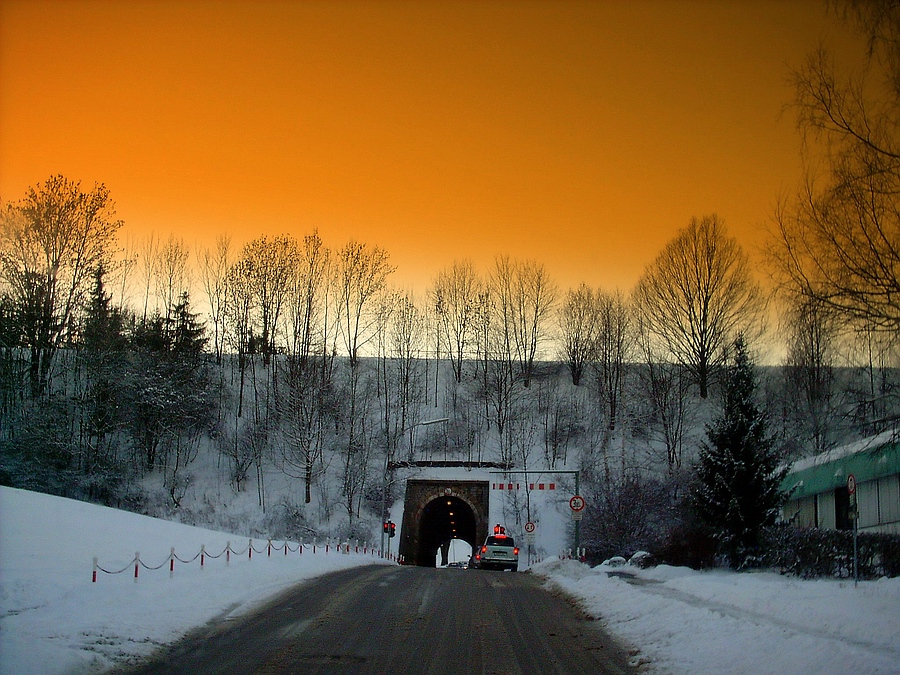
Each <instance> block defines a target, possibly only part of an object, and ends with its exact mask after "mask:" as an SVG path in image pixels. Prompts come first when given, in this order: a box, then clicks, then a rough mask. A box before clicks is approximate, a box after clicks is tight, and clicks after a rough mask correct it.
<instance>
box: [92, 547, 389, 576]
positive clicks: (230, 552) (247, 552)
mask: <svg viewBox="0 0 900 675" xmlns="http://www.w3.org/2000/svg"><path fill="white" fill-rule="evenodd" d="M304 549H306V551H307V552H308V553H312V554H313V555H316V554H318V553H319V552H324V553H325V554H326V555H327V554H328V553H330V552H331V551H332V550H334V552H335V553H342V554H344V555H349V554H350V552H351V550H353V552H354V553H362V554H363V555H371V556H373V557H378V558H382V557H383V558H386V559H388V560H393V561H395V562H399V561H398V558H397V556H396V555H394V554H386V555H384V554H383V553H382V552H381V551H379V550H377V549H375V548H374V547H372V546H369V545H368V544H364V545H363V546H362V547H360V545H359V543H358V542H357V543H355V544H349V543H346V542H344V543H340V544H332V543H331V542H330V541H328V542H326V543H325V544H324V546H323V545H322V544H317V543H313V544H304V543H303V542H302V541H301V542H299V543H298V544H297V545H296V546H295V547H292V546H291V544H290V542H288V541H285V542H283V543H282V544H281V545H280V546H278V545H275V544H273V543H272V540H271V539H268V540H267V543H266V544H265V546H264V547H263V548H256V547H255V546H254V545H253V540H252V539H249V540H248V541H247V546H246V547H245V548H243V549H241V550H236V549H234V548H232V546H231V542H230V541H229V542H227V543H226V544H225V548H224V549H223V550H222V551H221V552H220V553H218V554H216V555H213V554H212V553H210V552H209V551H207V550H206V544H203V545H201V546H200V550H199V551H198V552H197V553H196V554H195V555H194V557H193V558H182V557H180V556H178V555H176V553H175V547H174V546H173V547H172V548H171V549H169V555H168V556H167V557H166V558H165V559H164V560H163V561H162V562H161V563H160V564H159V565H155V566H154V565H148V564H147V563H145V562H144V561H143V560H141V553H140V551H137V552H135V554H134V558H132V559H131V562H129V563H128V564H127V565H125V567H123V568H122V569H120V570H109V569H106V568H105V567H102V566H101V565H100V564H99V562H98V558H97V557H96V556H95V557H94V569H93V572H92V573H91V583H97V572H102V573H103V574H111V575H112V574H124V573H125V572H128V571H130V570H134V581H135V583H137V580H138V573H139V571H140V569H141V568H142V567H143V568H144V569H145V570H150V571H151V572H152V571H155V570H160V569H162V568H163V567H165V566H166V565H168V566H169V576H170V577H172V576H174V574H175V562H176V561H177V562H180V563H184V564H189V563H192V562H194V561H196V560H197V559H198V558H199V560H200V569H201V570H202V569H205V566H206V559H207V558H212V559H213V560H215V559H218V558H221V557H223V556H224V557H225V564H226V565H228V564H230V563H231V557H232V556H235V557H237V558H240V557H243V556H247V559H248V560H252V559H253V554H254V553H260V554H262V553H265V554H266V556H267V557H270V558H271V557H272V552H273V551H274V552H276V553H278V552H279V551H284V555H287V554H288V553H297V554H300V555H302V554H303V552H304Z"/></svg>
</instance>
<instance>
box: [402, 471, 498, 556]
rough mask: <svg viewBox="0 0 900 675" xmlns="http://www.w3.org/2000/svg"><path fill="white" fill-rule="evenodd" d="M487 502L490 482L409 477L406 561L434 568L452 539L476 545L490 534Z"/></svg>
mask: <svg viewBox="0 0 900 675" xmlns="http://www.w3.org/2000/svg"><path fill="white" fill-rule="evenodd" d="M488 504H489V486H488V482H487V481H453V480H408V481H407V482H406V501H405V506H404V510H403V523H402V526H401V531H400V551H399V553H400V555H401V556H402V558H403V560H404V562H405V563H406V564H408V565H419V566H420V567H434V566H435V556H436V554H437V552H438V550H439V549H441V547H442V546H445V545H449V543H450V540H451V539H462V540H463V541H465V542H466V543H468V544H469V545H471V546H472V549H473V550H474V549H475V548H477V547H478V546H479V545H480V544H481V542H482V541H484V538H485V537H486V536H487V531H488V517H489V515H490V514H489V513H488ZM444 554H445V555H446V548H445V549H444Z"/></svg>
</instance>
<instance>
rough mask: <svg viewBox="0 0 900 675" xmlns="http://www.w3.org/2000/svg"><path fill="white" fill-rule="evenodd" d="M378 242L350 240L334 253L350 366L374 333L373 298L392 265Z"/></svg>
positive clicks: (381, 288)
mask: <svg viewBox="0 0 900 675" xmlns="http://www.w3.org/2000/svg"><path fill="white" fill-rule="evenodd" d="M388 258H389V256H388V254H387V252H386V251H385V250H384V249H381V248H379V247H378V246H373V247H371V248H370V247H369V246H368V245H366V244H360V243H358V242H355V241H351V242H350V243H348V244H347V245H346V246H344V247H343V248H342V249H341V250H340V251H338V254H337V268H336V280H337V294H338V301H339V311H340V317H341V329H342V335H343V339H344V347H345V348H346V350H347V355H348V356H349V357H350V365H351V367H356V365H357V364H358V362H359V350H360V348H361V347H363V346H364V345H365V344H366V343H368V342H369V341H370V340H371V339H372V337H373V329H374V327H375V323H376V317H375V315H374V313H373V312H371V311H370V310H371V309H372V301H373V300H374V298H375V297H376V296H377V294H378V293H380V292H381V291H382V290H384V288H385V283H386V281H387V278H388V276H389V275H390V274H391V273H392V272H393V271H394V267H393V266H391V265H390V264H389V263H388Z"/></svg>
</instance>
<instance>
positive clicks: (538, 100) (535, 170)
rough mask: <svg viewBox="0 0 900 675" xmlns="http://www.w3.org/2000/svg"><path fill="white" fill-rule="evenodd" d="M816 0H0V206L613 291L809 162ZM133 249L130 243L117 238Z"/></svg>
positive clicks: (824, 27)
mask: <svg viewBox="0 0 900 675" xmlns="http://www.w3.org/2000/svg"><path fill="white" fill-rule="evenodd" d="M848 35H849V31H848V29H847V28H846V26H845V25H844V24H842V23H841V22H840V21H839V20H838V19H837V17H836V16H835V15H834V14H833V13H829V11H828V9H827V7H826V4H825V2H824V0H821V1H806V0H804V1H800V0H768V1H767V0H747V1H743V2H738V1H728V0H723V1H721V2H713V1H712V0H710V1H708V2H700V1H694V2H687V1H675V0H672V1H662V0H659V1H650V0H636V1H633V2H566V1H560V2H521V1H507V2H448V1H434V2H428V1H423V2H386V1H385V2H382V1H378V0H373V1H371V2H349V1H342V0H336V1H334V2H318V1H317V2H288V1H286V0H259V1H251V0H232V1H225V2H214V1H213V0H184V1H172V2H166V1H162V0H159V1H157V0H153V1H151V0H137V1H134V0H129V1H128V2H113V1H112V0H108V1H107V0H94V1H86V0H84V1H83V0H59V1H40V0H28V1H26V2H19V1H13V0H0V199H2V200H4V201H14V200H18V199H20V198H21V197H22V196H23V195H24V193H25V190H26V188H28V187H29V186H32V185H35V184H37V183H38V182H42V181H44V180H46V179H47V178H48V177H49V176H50V175H51V174H56V173H61V174H63V175H65V176H66V177H68V178H70V179H73V180H81V181H82V187H83V188H85V189H90V188H91V187H92V186H93V184H94V182H95V181H96V182H103V183H105V184H106V185H107V187H109V189H110V190H111V193H112V197H113V199H114V200H115V202H116V208H117V213H118V216H119V217H120V218H122V219H123V220H124V221H125V224H126V225H125V228H124V229H123V231H122V241H123V243H124V242H125V241H126V240H130V241H131V242H136V241H139V240H140V239H141V238H143V237H146V236H147V235H148V233H150V232H151V231H153V232H156V233H157V234H158V235H159V236H160V237H163V238H165V237H168V236H169V233H172V232H174V233H175V235H176V236H178V237H181V238H183V239H184V241H185V242H186V243H188V244H189V245H191V246H194V247H196V246H211V245H212V244H213V243H214V240H215V238H216V236H218V235H220V234H229V235H231V236H232V238H233V240H234V243H235V244H236V245H241V244H243V243H244V242H245V241H247V240H249V239H251V238H253V237H255V236H259V235H263V234H267V235H276V234H282V233H289V234H293V235H295V236H297V237H302V236H303V235H305V234H308V233H310V232H311V231H312V230H313V229H318V231H319V233H320V235H321V236H322V238H323V240H324V241H325V243H326V244H327V245H329V246H331V247H333V248H338V247H340V246H341V245H343V244H344V243H346V242H347V241H348V240H350V239H356V240H358V241H363V242H367V243H370V244H377V245H379V246H381V247H383V248H385V249H386V250H387V251H388V252H389V253H390V254H391V262H392V263H393V264H394V265H396V266H397V268H398V270H397V273H396V274H395V275H394V283H396V284H397V285H399V286H401V287H405V288H412V289H416V290H417V291H424V289H425V287H426V286H427V284H428V283H429V281H430V279H431V278H432V277H433V276H434V274H435V273H436V272H437V271H438V270H439V269H440V268H442V267H445V266H447V265H449V264H450V263H452V262H453V260H454V259H461V258H471V259H473V260H474V261H475V263H476V265H477V266H478V267H479V268H480V269H481V270H482V271H485V270H486V269H487V267H488V265H490V264H491V263H492V261H493V259H494V257H495V255H497V254H501V253H503V254H509V255H511V256H513V257H516V258H530V259H535V260H538V261H540V262H543V263H544V264H545V265H546V267H547V269H548V271H549V272H550V274H551V275H552V276H553V277H554V278H555V279H556V281H557V282H558V283H559V285H560V286H561V287H562V288H566V287H573V286H575V285H577V284H578V283H579V282H582V281H584V282H586V283H588V284H590V285H592V286H601V287H603V288H606V289H611V288H613V287H617V286H618V287H620V288H622V289H623V290H629V289H630V288H631V286H632V285H633V284H634V282H635V281H636V280H637V278H638V277H639V276H640V274H641V272H642V271H643V269H644V266H645V265H646V264H647V263H649V262H651V261H652V260H653V259H654V258H655V256H656V255H657V253H658V252H659V251H660V250H661V248H662V247H663V246H664V245H665V244H666V242H667V241H669V240H670V239H671V238H672V237H673V236H674V235H675V234H676V232H677V230H678V229H679V228H681V227H684V226H685V225H687V224H688V222H689V220H690V218H691V217H692V216H698V217H700V216H703V215H705V214H710V213H717V214H718V215H719V216H720V217H721V218H723V219H724V220H725V223H726V224H727V226H728V228H729V231H730V232H731V233H732V234H733V235H735V236H736V237H737V238H738V239H739V241H740V242H741V244H742V245H743V246H744V247H745V248H746V249H747V250H748V251H750V252H751V253H752V252H753V251H754V250H755V249H756V248H757V247H758V246H759V245H761V244H762V243H763V242H764V241H765V238H766V237H765V232H764V228H765V227H766V226H767V224H768V223H769V222H770V221H771V214H772V212H773V208H774V205H775V203H776V201H777V200H778V198H779V195H781V194H784V193H787V192H791V191H792V190H793V189H794V188H795V186H796V184H797V181H798V180H799V179H800V177H801V175H802V167H801V160H800V138H799V136H798V134H797V131H796V129H795V124H794V117H793V115H792V114H791V113H790V112H787V113H784V112H783V110H782V108H783V106H784V104H786V103H788V102H789V101H790V100H791V97H792V88H791V86H790V83H789V81H788V72H789V70H788V69H789V67H790V66H799V65H800V63H801V61H802V59H803V57H804V55H805V54H806V53H807V52H808V51H810V50H811V49H813V48H814V47H815V46H816V45H817V44H818V43H819V41H820V40H823V39H824V40H825V41H826V43H827V44H830V45H832V46H837V47H840V48H841V49H852V48H854V47H853V43H852V42H851V41H850V40H849V38H848ZM132 245H133V244H132Z"/></svg>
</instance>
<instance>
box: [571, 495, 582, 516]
mask: <svg viewBox="0 0 900 675" xmlns="http://www.w3.org/2000/svg"><path fill="white" fill-rule="evenodd" d="M569 508H570V509H572V510H573V511H575V512H576V513H577V512H579V511H582V510H584V497H582V496H581V495H575V496H574V497H572V499H570V500H569Z"/></svg>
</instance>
